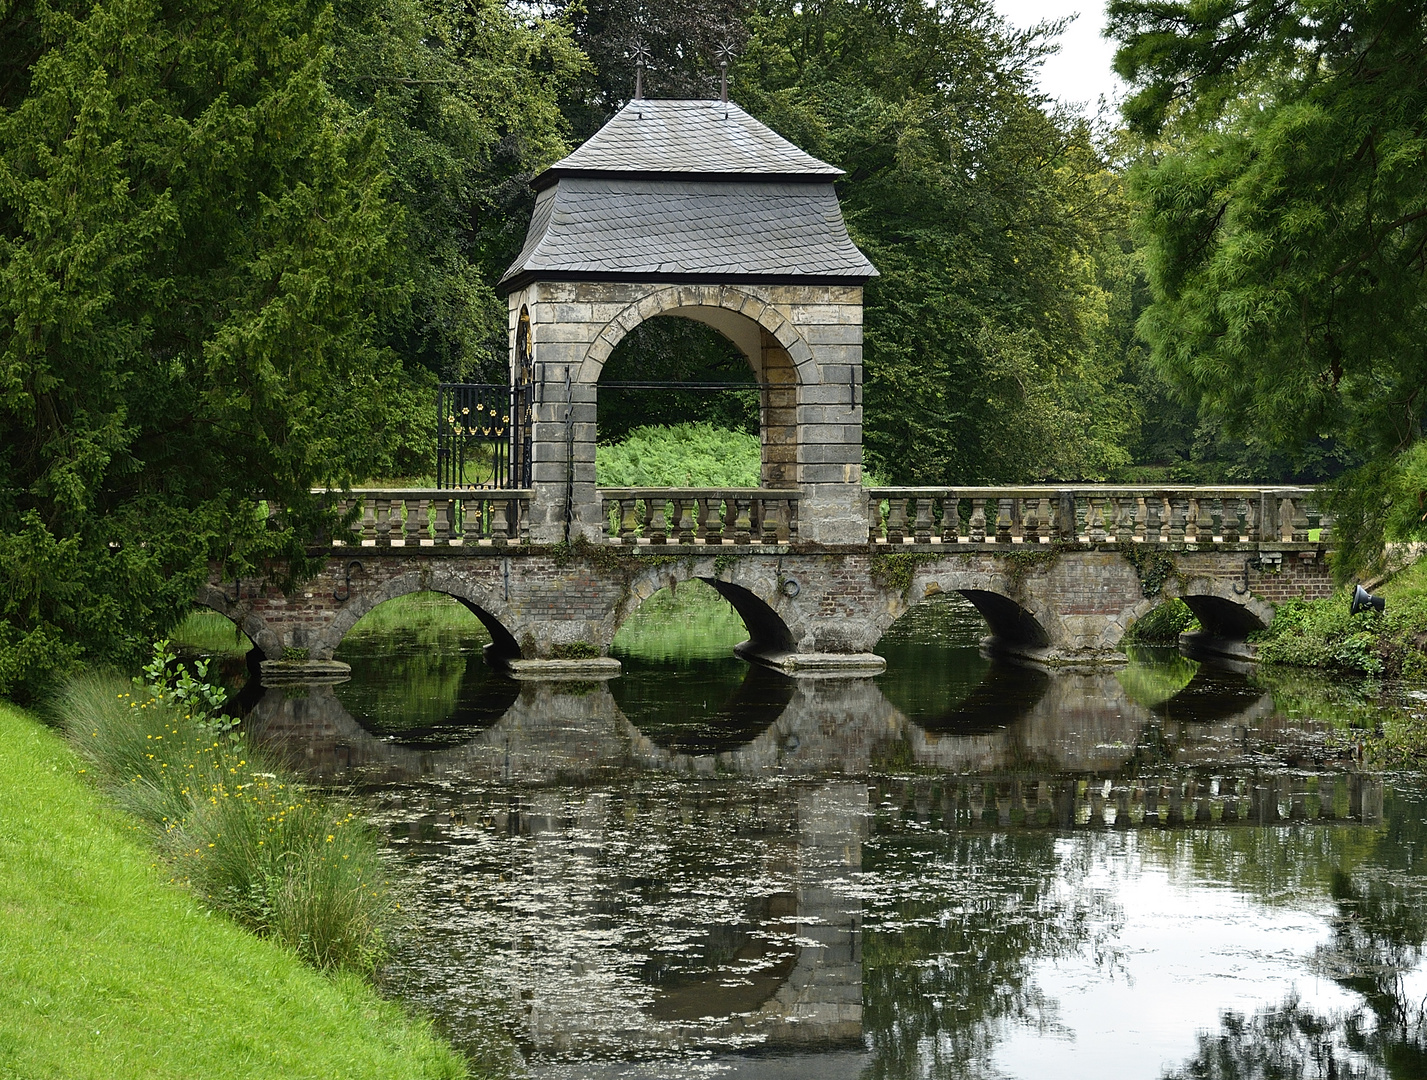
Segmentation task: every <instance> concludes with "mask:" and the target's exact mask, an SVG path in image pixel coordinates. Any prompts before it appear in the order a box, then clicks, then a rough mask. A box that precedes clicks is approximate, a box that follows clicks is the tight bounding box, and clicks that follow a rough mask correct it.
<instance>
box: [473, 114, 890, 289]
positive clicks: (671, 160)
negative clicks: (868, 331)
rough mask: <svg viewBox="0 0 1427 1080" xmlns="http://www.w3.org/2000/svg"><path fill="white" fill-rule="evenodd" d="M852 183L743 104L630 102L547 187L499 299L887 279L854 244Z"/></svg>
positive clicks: (551, 173)
mask: <svg viewBox="0 0 1427 1080" xmlns="http://www.w3.org/2000/svg"><path fill="white" fill-rule="evenodd" d="M725 117H727V119H725ZM841 175H842V173H841V171H840V170H839V169H836V168H834V167H833V166H831V165H828V164H826V163H825V162H821V161H819V160H818V159H817V158H815V157H812V156H811V155H809V154H806V153H804V152H803V151H802V150H799V149H798V148H797V147H796V146H794V145H793V144H792V143H790V142H788V141H787V140H786V139H784V138H782V137H781V136H779V135H777V134H776V133H774V132H773V131H771V130H770V129H769V128H767V127H764V126H763V125H762V124H760V123H759V122H758V121H757V120H755V119H753V117H751V116H749V115H748V114H747V113H746V112H744V111H743V110H742V109H740V108H739V107H738V106H737V105H734V104H732V103H729V102H722V101H649V100H635V101H631V102H630V103H629V104H628V105H626V106H625V107H624V108H623V109H621V110H620V111H619V113H618V114H617V115H616V116H615V117H614V119H612V120H611V121H610V122H609V123H608V124H606V125H605V126H604V127H603V128H601V129H600V130H599V131H598V132H597V133H596V134H595V135H594V136H593V137H592V138H591V139H590V140H589V141H588V142H586V143H585V144H584V145H583V146H581V147H580V148H579V149H578V150H576V151H575V152H574V153H573V154H571V155H569V156H568V157H566V158H564V159H563V160H561V161H559V162H556V163H555V165H553V166H552V167H551V168H550V169H548V170H546V172H544V173H542V174H541V176H540V177H537V178H536V187H537V188H540V189H541V190H540V193H539V195H538V196H537V197H536V200H535V211H534V213H533V214H532V215H531V220H530V229H529V231H528V232H527V233H526V237H525V247H524V248H523V250H522V251H521V253H520V255H519V257H518V258H517V259H516V260H515V262H513V263H512V264H511V266H510V268H509V269H508V270H506V272H505V276H504V277H503V278H502V279H501V287H502V288H503V289H504V290H505V291H507V292H509V291H512V290H514V289H517V288H520V287H521V286H522V285H524V284H525V283H527V282H529V281H534V280H546V281H549V280H572V279H574V280H579V279H583V280H591V279H601V278H603V279H610V278H614V279H619V280H651V279H658V280H671V279H672V280H701V281H708V280H710V279H714V280H735V281H737V280H753V281H758V280H771V281H782V282H797V281H817V280H821V281H828V280H835V281H844V282H848V283H853V282H859V281H864V280H866V279H867V278H869V277H873V276H875V275H876V273H877V271H876V269H874V268H873V266H872V264H871V263H870V262H868V261H867V258H866V256H864V255H863V254H862V252H861V251H859V250H858V249H857V246H856V245H855V244H854V243H853V242H852V240H851V239H850V238H849V237H848V235H847V226H846V225H845V224H844V223H843V220H842V211H841V209H840V208H839V207H838V202H837V193H836V191H835V190H834V188H833V185H832V182H833V180H835V179H836V178H837V177H839V176H841Z"/></svg>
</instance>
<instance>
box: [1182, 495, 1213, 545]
mask: <svg viewBox="0 0 1427 1080" xmlns="http://www.w3.org/2000/svg"><path fill="white" fill-rule="evenodd" d="M1207 502H1208V500H1207V499H1190V500H1189V509H1187V510H1186V511H1185V512H1184V542H1185V543H1186V544H1197V543H1198V542H1199V541H1200V540H1201V539H1202V540H1209V541H1212V540H1213V539H1214V525H1213V518H1212V517H1211V513H1210V511H1209V509H1208V507H1207V505H1206V504H1207ZM1201 515H1202V516H1201ZM1201 521H1202V522H1203V523H1204V524H1207V525H1208V526H1209V535H1208V536H1204V537H1201V536H1200V535H1199V532H1200V523H1201Z"/></svg>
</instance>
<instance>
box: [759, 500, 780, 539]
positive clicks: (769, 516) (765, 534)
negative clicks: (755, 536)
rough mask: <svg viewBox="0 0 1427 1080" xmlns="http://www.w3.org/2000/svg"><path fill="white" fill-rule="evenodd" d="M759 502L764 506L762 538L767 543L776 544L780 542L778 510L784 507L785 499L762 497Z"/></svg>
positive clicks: (761, 513)
mask: <svg viewBox="0 0 1427 1080" xmlns="http://www.w3.org/2000/svg"><path fill="white" fill-rule="evenodd" d="M759 502H760V505H761V506H762V510H761V511H760V516H761V518H762V521H761V524H762V529H761V530H760V532H761V534H762V535H761V536H760V540H761V542H762V543H765V544H776V543H777V542H778V524H779V522H778V518H779V514H778V511H779V510H780V509H782V505H783V501H782V500H781V499H761V500H759Z"/></svg>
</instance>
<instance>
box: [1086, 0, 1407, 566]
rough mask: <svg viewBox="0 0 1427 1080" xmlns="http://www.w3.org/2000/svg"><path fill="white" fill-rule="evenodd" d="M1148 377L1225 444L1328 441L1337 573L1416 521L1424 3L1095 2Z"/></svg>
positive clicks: (1302, 448)
mask: <svg viewBox="0 0 1427 1080" xmlns="http://www.w3.org/2000/svg"><path fill="white" fill-rule="evenodd" d="M1109 11H1110V29H1111V32H1113V33H1114V34H1115V35H1116V36H1117V37H1118V38H1119V39H1120V41H1121V43H1122V44H1121V47H1120V50H1119V52H1118V53H1117V55H1116V61H1115V63H1116V68H1117V70H1118V71H1119V72H1120V74H1121V75H1122V76H1124V77H1125V78H1126V79H1128V80H1129V81H1130V82H1131V83H1132V84H1133V85H1134V87H1135V88H1136V92H1135V94H1134V96H1133V97H1132V98H1131V99H1130V100H1129V102H1128V103H1127V105H1126V114H1127V116H1128V118H1129V119H1130V121H1131V123H1132V124H1133V125H1134V126H1135V128H1136V129H1137V130H1138V131H1139V132H1140V133H1141V134H1143V135H1144V136H1145V137H1146V138H1147V139H1149V140H1152V141H1151V143H1150V145H1149V149H1148V152H1147V154H1146V157H1145V160H1144V162H1143V163H1142V164H1141V165H1140V166H1139V167H1138V168H1137V169H1136V170H1135V172H1134V174H1133V178H1132V190H1133V193H1134V197H1135V199H1136V201H1137V203H1138V207H1139V209H1138V220H1139V225H1140V228H1141V230H1142V232H1143V236H1144V240H1145V257H1146V265H1147V272H1148V275H1149V279H1150V284H1151V288H1152V290H1153V303H1152V304H1151V305H1150V306H1149V308H1148V309H1147V310H1146V312H1145V314H1144V316H1143V318H1142V319H1141V321H1140V328H1141V332H1142V334H1143V336H1144V337H1145V338H1146V340H1147V341H1148V342H1149V344H1150V346H1151V349H1152V359H1153V363H1154V364H1155V366H1156V367H1157V369H1158V370H1159V371H1160V372H1161V373H1162V374H1163V375H1164V377H1165V378H1166V379H1167V380H1168V381H1169V382H1170V383H1172V384H1173V385H1174V386H1176V387H1177V388H1179V389H1180V390H1181V391H1182V392H1183V393H1185V394H1186V395H1188V396H1189V397H1190V398H1191V399H1192V400H1194V401H1196V402H1199V403H1201V404H1202V406H1203V407H1204V409H1205V410H1206V411H1207V413H1208V414H1210V415H1212V416H1213V417H1215V418H1216V420H1217V422H1219V423H1221V424H1222V426H1223V428H1224V430H1225V431H1226V432H1227V433H1228V434H1229V435H1231V436H1239V437H1243V438H1245V439H1247V440H1249V441H1251V442H1254V443H1258V444H1260V445H1263V446H1265V447H1267V448H1280V449H1284V450H1287V451H1290V452H1293V453H1300V452H1314V453H1321V451H1322V448H1323V445H1324V442H1325V440H1326V441H1328V442H1330V443H1331V442H1341V443H1342V444H1343V445H1344V446H1345V447H1346V448H1347V449H1348V450H1349V451H1350V452H1352V453H1354V454H1356V455H1359V457H1358V460H1359V461H1360V462H1361V464H1360V465H1359V466H1358V467H1357V468H1356V469H1355V470H1353V471H1352V472H1351V473H1349V474H1348V475H1347V476H1346V477H1345V478H1344V479H1343V480H1342V481H1340V482H1339V483H1338V485H1337V488H1336V497H1335V500H1334V501H1335V503H1336V506H1337V509H1338V510H1339V513H1340V526H1341V527H1340V528H1339V530H1338V537H1339V539H1340V542H1341V543H1342V544H1343V545H1344V546H1343V548H1342V550H1341V551H1340V552H1339V558H1338V559H1337V561H1336V567H1337V569H1338V572H1339V573H1340V574H1343V575H1345V574H1348V573H1351V572H1352V571H1354V570H1356V569H1358V568H1361V567H1364V566H1366V565H1369V564H1371V563H1373V562H1374V561H1375V560H1377V559H1378V558H1379V557H1380V556H1381V554H1382V549H1383V541H1384V540H1385V539H1386V538H1390V537H1393V536H1398V537H1402V536H1409V535H1414V534H1417V533H1419V532H1420V530H1421V526H1422V519H1423V515H1424V510H1423V503H1424V500H1427V453H1424V451H1423V450H1422V448H1421V438H1422V422H1423V414H1424V409H1427V303H1424V300H1427V291H1424V290H1427V3H1424V2H1423V0H1367V2H1362V0H1211V2H1202V0H1111V3H1110V5H1109Z"/></svg>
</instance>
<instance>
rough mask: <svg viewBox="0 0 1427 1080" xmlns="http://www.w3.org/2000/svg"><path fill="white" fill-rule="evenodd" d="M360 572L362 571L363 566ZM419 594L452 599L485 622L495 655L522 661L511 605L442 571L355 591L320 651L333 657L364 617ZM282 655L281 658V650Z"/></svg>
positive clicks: (326, 633)
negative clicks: (508, 624)
mask: <svg viewBox="0 0 1427 1080" xmlns="http://www.w3.org/2000/svg"><path fill="white" fill-rule="evenodd" d="M358 569H359V570H360V567H359V568H358ZM417 592H434V593H441V594H442V595H444V596H449V597H450V598H451V599H453V600H455V601H456V602H458V603H459V604H461V606H462V607H464V608H465V609H466V610H467V611H469V612H470V613H471V614H472V615H474V616H475V617H476V618H478V619H480V620H481V623H482V624H483V625H484V626H485V628H486V630H487V632H489V634H490V636H491V644H490V653H491V655H492V656H495V657H498V658H500V659H510V660H514V659H519V657H520V655H521V651H520V644H519V643H518V642H517V641H516V640H515V637H514V635H512V634H511V632H510V631H509V630H507V629H506V628H505V624H504V623H503V622H502V621H501V620H502V617H509V609H508V605H507V604H506V603H505V602H504V601H502V600H497V599H496V598H495V596H493V595H491V594H489V593H487V592H486V591H485V590H483V589H480V588H478V587H474V586H472V585H471V583H470V582H469V581H466V580H464V579H462V578H461V577H460V576H458V575H456V574H452V573H449V572H445V571H440V570H437V571H414V572H412V573H408V574H400V575H398V576H397V577H394V578H392V579H391V580H390V581H387V582H385V583H384V584H383V585H382V586H381V587H380V588H378V589H372V590H370V591H368V590H365V589H362V590H356V589H354V590H353V591H352V597H351V599H350V600H348V601H347V602H346V603H345V604H343V605H342V608H341V609H340V610H339V611H338V612H337V614H336V616H335V617H334V618H333V619H332V621H331V623H329V624H328V625H327V627H326V628H325V629H324V630H323V631H322V632H321V634H320V635H319V637H318V640H319V642H320V646H319V648H322V649H324V650H325V653H326V655H328V656H330V655H331V654H332V652H334V651H335V650H336V648H337V646H338V645H340V644H341V643H342V639H343V638H344V637H346V636H347V631H349V630H351V629H352V627H353V626H355V625H356V624H357V622H358V620H360V619H361V618H362V616H363V615H366V614H367V613H368V612H370V611H371V610H373V609H374V608H376V607H378V606H379V605H381V604H384V603H386V602H387V601H388V600H395V599H396V598H397V597H398V596H407V595H409V594H411V593H417ZM314 653H316V650H314ZM278 655H281V651H280V650H279V654H278ZM318 655H320V654H318Z"/></svg>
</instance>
